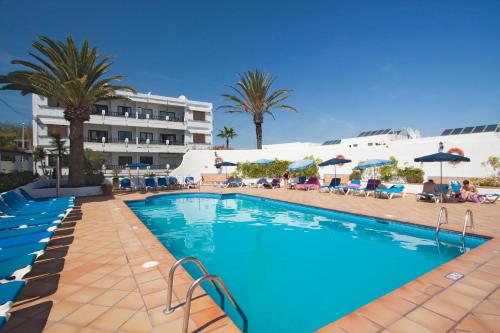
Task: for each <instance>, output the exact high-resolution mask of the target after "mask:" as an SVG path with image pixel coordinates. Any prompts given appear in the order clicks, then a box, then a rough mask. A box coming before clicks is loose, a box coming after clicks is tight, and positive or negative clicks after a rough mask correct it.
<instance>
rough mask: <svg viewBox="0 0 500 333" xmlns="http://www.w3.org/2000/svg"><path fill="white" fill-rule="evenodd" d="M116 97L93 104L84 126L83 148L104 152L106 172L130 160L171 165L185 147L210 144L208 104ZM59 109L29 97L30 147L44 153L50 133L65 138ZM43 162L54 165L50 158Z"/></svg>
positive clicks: (125, 95) (55, 104) (183, 99)
mask: <svg viewBox="0 0 500 333" xmlns="http://www.w3.org/2000/svg"><path fill="white" fill-rule="evenodd" d="M118 96H123V99H112V100H108V101H103V102H100V103H99V104H96V105H94V107H93V109H92V114H91V116H90V120H89V121H87V122H85V124H84V136H85V143H84V147H85V148H89V149H92V150H94V151H102V152H104V154H105V156H106V167H107V169H108V170H109V169H111V168H114V167H118V166H122V167H123V166H125V165H127V164H130V163H136V162H141V163H146V164H149V165H151V166H152V167H156V168H160V169H165V167H166V165H167V164H169V165H170V167H171V168H175V167H177V166H178V165H180V163H181V162H182V156H183V155H184V154H185V153H186V152H187V151H188V150H189V149H207V148H209V147H210V146H211V145H212V129H213V125H212V120H213V115H212V109H213V107H212V104H211V103H207V102H198V101H191V100H189V99H187V98H186V97H185V96H179V97H178V98H174V97H165V96H158V95H152V94H151V93H148V94H141V93H138V94H132V93H128V92H119V93H118ZM63 112H64V109H63V108H62V107H60V105H59V104H58V102H57V101H56V100H53V99H51V98H45V97H43V96H38V95H33V145H34V146H42V147H44V148H46V149H47V150H48V151H50V149H52V147H51V138H50V136H49V134H50V133H54V132H55V133H60V134H61V135H62V136H63V137H64V138H67V137H68V134H69V122H68V121H66V120H65V119H64V116H63ZM68 143H69V142H68ZM48 163H49V165H51V166H53V164H54V163H53V161H51V159H49V161H48Z"/></svg>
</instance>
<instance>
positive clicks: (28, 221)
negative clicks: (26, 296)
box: [0, 189, 74, 329]
mask: <svg viewBox="0 0 500 333" xmlns="http://www.w3.org/2000/svg"><path fill="white" fill-rule="evenodd" d="M73 207H74V197H63V198H50V199H34V198H32V197H31V196H30V195H29V194H28V193H27V192H26V191H24V190H22V189H21V190H20V191H19V192H17V191H9V192H6V193H3V194H2V195H1V196H0V211H1V212H2V213H3V214H4V215H3V216H1V217H0V329H1V328H2V327H3V325H5V323H6V321H7V319H8V317H9V311H10V308H11V306H12V304H13V303H14V301H15V299H16V297H17V296H18V295H19V293H20V292H21V290H22V288H23V287H24V286H25V284H26V282H25V281H24V280H23V278H24V276H25V275H26V274H28V273H29V272H30V271H31V267H32V265H33V263H34V262H35V260H36V259H37V258H38V257H39V256H41V255H42V254H43V253H44V251H45V248H46V247H47V245H48V243H49V241H50V239H51V237H52V235H53V234H54V230H55V229H57V227H58V226H59V225H60V224H61V221H62V220H63V219H64V218H65V217H66V216H67V214H68V213H69V212H71V210H72V209H73Z"/></svg>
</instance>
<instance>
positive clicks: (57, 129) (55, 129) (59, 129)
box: [47, 125, 68, 138]
mask: <svg viewBox="0 0 500 333" xmlns="http://www.w3.org/2000/svg"><path fill="white" fill-rule="evenodd" d="M53 133H55V134H60V135H61V137H63V138H67V137H68V126H64V125H47V134H48V135H51V134H53Z"/></svg>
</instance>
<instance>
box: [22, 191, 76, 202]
mask: <svg viewBox="0 0 500 333" xmlns="http://www.w3.org/2000/svg"><path fill="white" fill-rule="evenodd" d="M19 192H20V193H21V195H22V196H23V197H24V198H25V199H26V200H28V201H33V202H50V201H60V202H66V201H67V202H74V201H75V197H74V196H72V195H71V196H64V197H58V198H40V199H35V198H33V197H32V196H31V195H30V194H29V193H28V192H27V191H26V190H25V189H23V188H20V189H19Z"/></svg>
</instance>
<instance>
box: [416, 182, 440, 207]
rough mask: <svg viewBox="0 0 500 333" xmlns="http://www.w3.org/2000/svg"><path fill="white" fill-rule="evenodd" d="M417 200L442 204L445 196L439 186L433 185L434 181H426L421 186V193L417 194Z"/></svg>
mask: <svg viewBox="0 0 500 333" xmlns="http://www.w3.org/2000/svg"><path fill="white" fill-rule="evenodd" d="M417 200H427V201H432V200H434V201H435V202H439V201H441V202H444V200H445V195H444V194H443V193H442V192H441V189H440V188H439V185H437V184H436V183H434V180H432V179H428V180H427V181H426V182H424V184H423V188H422V192H421V193H418V194H417Z"/></svg>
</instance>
